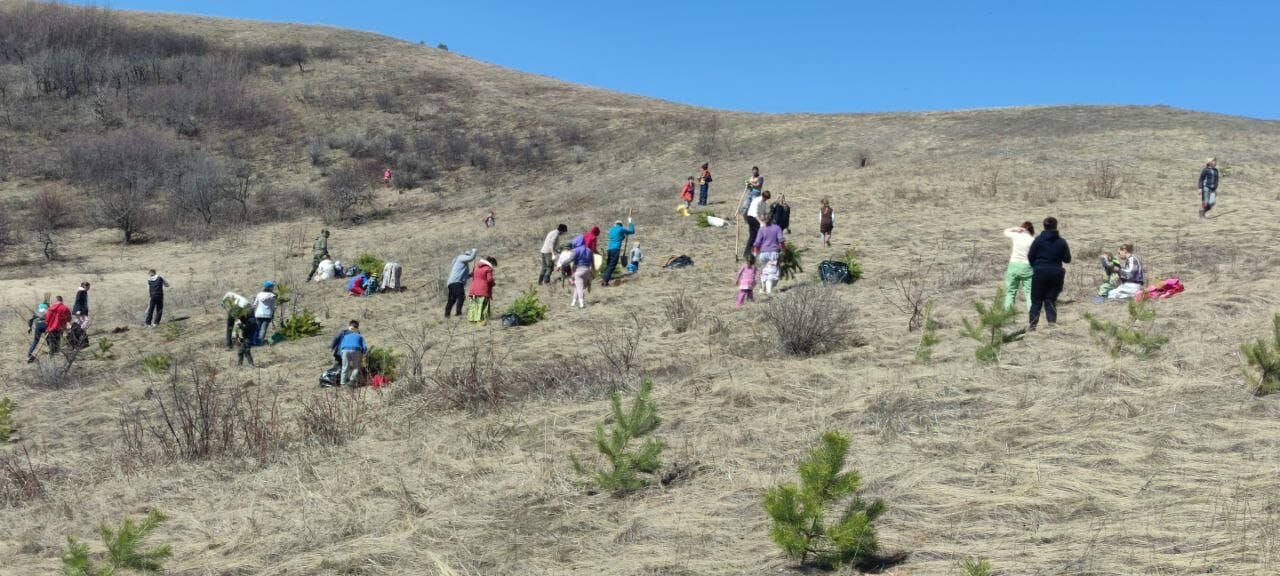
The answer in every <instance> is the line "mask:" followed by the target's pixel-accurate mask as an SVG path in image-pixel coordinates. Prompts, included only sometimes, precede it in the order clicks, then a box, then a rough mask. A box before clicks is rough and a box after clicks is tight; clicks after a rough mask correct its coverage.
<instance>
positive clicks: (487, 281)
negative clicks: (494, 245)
mask: <svg viewBox="0 0 1280 576" xmlns="http://www.w3.org/2000/svg"><path fill="white" fill-rule="evenodd" d="M497 267H498V260H497V259H495V258H494V257H492V256H485V257H484V258H481V259H480V261H479V262H477V263H476V273H475V275H474V276H472V277H471V290H470V292H471V294H470V296H471V307H470V308H469V309H468V310H467V320H469V321H471V322H479V323H481V324H483V323H485V322H486V321H488V320H489V308H490V304H491V303H492V301H493V287H494V285H495V284H497V281H496V280H494V278H493V269H494V268H497Z"/></svg>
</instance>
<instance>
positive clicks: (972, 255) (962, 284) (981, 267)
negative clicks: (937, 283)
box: [942, 243, 999, 289]
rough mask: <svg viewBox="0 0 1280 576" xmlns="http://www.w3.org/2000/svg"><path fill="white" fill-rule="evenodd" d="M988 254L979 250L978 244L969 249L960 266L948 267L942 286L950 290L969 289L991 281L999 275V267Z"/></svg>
mask: <svg viewBox="0 0 1280 576" xmlns="http://www.w3.org/2000/svg"><path fill="white" fill-rule="evenodd" d="M989 256H990V255H989V254H988V253H985V252H983V251H982V250H979V249H978V245H977V243H974V244H973V245H972V246H970V248H969V253H968V254H966V255H965V258H964V260H961V261H960V263H959V264H955V265H952V266H948V267H947V269H946V274H945V276H944V277H943V280H942V285H943V286H944V287H946V288H948V289H959V288H968V287H969V286H974V285H977V284H981V283H983V282H987V281H989V280H991V279H992V278H993V277H994V276H993V274H994V273H997V271H998V269H999V265H998V264H995V263H994V262H993V260H992V258H990V257H989Z"/></svg>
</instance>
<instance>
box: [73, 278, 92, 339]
mask: <svg viewBox="0 0 1280 576" xmlns="http://www.w3.org/2000/svg"><path fill="white" fill-rule="evenodd" d="M71 316H72V318H74V322H75V323H76V326H78V327H79V328H80V330H82V331H88V330H89V283H88V282H81V283H80V289H78V290H76V299H75V302H74V303H73V304H72V305H71Z"/></svg>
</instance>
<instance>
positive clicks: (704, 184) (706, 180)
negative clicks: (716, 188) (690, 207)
mask: <svg viewBox="0 0 1280 576" xmlns="http://www.w3.org/2000/svg"><path fill="white" fill-rule="evenodd" d="M710 188H711V164H710V163H708V162H703V163H702V176H699V177H698V205H699V206H706V205H707V190H708V189H710Z"/></svg>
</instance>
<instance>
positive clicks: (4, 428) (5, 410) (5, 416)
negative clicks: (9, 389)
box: [0, 398, 16, 442]
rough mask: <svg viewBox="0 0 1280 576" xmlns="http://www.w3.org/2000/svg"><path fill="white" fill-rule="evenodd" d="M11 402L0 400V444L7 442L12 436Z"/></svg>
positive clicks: (12, 405) (12, 406) (13, 406)
mask: <svg viewBox="0 0 1280 576" xmlns="http://www.w3.org/2000/svg"><path fill="white" fill-rule="evenodd" d="M14 408H16V406H15V405H14V403H13V400H10V399H8V398H3V399H0V442H8V441H9V437H10V436H12V435H13V409H14Z"/></svg>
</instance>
